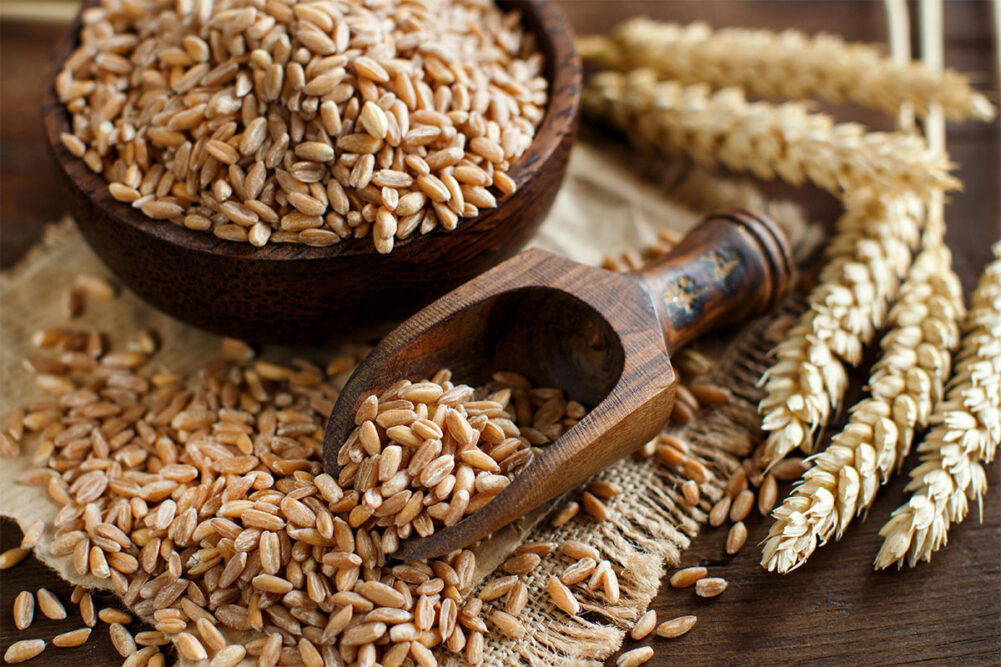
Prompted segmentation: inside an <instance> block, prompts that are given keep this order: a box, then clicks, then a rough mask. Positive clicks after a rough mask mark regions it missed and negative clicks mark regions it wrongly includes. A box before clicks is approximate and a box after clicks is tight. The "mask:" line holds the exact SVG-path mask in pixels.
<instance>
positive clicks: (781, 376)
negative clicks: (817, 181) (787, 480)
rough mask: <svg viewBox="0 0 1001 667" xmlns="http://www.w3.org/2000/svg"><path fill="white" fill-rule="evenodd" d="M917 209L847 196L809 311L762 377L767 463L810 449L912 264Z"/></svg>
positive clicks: (905, 198)
mask: <svg viewBox="0 0 1001 667" xmlns="http://www.w3.org/2000/svg"><path fill="white" fill-rule="evenodd" d="M922 211H923V207H922V206H921V203H920V201H919V200H918V199H917V198H916V197H915V196H914V195H910V194H906V195H901V196H899V197H887V196H885V195H876V194H875V193H873V192H871V191H860V192H856V193H850V194H849V195H848V196H847V197H846V198H845V213H844V215H843V216H842V217H841V218H840V219H839V220H838V223H837V226H836V229H835V232H834V236H833V237H832V239H831V242H830V245H829V246H828V263H827V264H826V265H825V267H824V269H823V270H822V271H821V273H820V283H819V284H818V285H817V287H815V288H814V289H813V290H812V291H811V292H810V295H809V303H810V308H809V309H808V310H807V311H806V312H805V313H803V315H802V316H801V318H800V321H799V323H798V324H797V325H796V326H794V327H793V328H792V329H790V330H789V333H788V335H787V338H786V340H784V341H783V342H782V343H780V344H779V345H778V347H776V349H775V351H774V355H775V357H776V362H775V364H774V365H773V366H771V367H770V368H769V369H768V370H767V371H766V372H765V374H764V375H763V376H762V378H761V383H762V384H763V385H764V390H765V397H764V398H763V399H762V400H761V403H760V405H759V410H760V412H761V413H762V415H763V419H762V428H763V429H764V430H765V431H768V432H769V434H768V438H767V439H766V441H765V445H764V452H763V456H764V460H765V462H766V463H767V464H769V465H771V464H774V463H775V462H777V461H779V460H780V459H782V458H783V457H785V455H786V454H788V453H789V452H790V451H792V450H793V449H795V448H796V447H799V448H801V449H803V450H804V451H806V452H809V451H812V449H813V439H814V438H813V436H814V435H815V433H816V431H817V430H818V429H819V428H821V427H823V426H824V424H826V423H827V420H828V418H829V417H830V414H831V411H832V409H834V408H837V407H838V406H839V405H840V403H841V399H842V396H843V395H844V392H845V389H846V388H847V385H848V378H847V376H846V373H845V367H844V364H845V363H848V364H851V365H853V366H854V365H857V364H858V363H859V361H861V358H862V349H863V347H864V346H865V345H866V344H868V343H869V342H871V341H872V339H873V337H874V336H875V333H876V330H877V329H879V328H880V327H882V326H883V324H884V323H885V321H886V316H887V311H888V309H889V304H890V303H892V302H893V300H894V299H895V298H896V296H897V292H898V291H899V288H900V281H901V280H902V279H903V278H904V276H905V275H906V273H907V271H908V269H909V267H910V264H911V248H913V247H914V246H915V245H916V244H917V241H918V236H919V233H920V231H919V230H920V223H919V221H920V220H921V219H922Z"/></svg>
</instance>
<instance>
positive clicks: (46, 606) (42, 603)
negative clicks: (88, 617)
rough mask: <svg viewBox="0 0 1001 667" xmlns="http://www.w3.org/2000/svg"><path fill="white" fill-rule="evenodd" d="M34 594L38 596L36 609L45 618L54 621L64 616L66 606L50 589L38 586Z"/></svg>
mask: <svg viewBox="0 0 1001 667" xmlns="http://www.w3.org/2000/svg"><path fill="white" fill-rule="evenodd" d="M35 595H36V596H37V597H38V609H39V611H41V612H42V613H43V614H44V615H45V617H46V618H51V619H52V620H54V621H61V620H63V619H64V618H66V608H65V607H63V603H62V602H60V601H59V598H57V597H56V596H55V595H53V594H52V592H51V591H49V590H47V589H45V588H39V589H38V591H37V592H36V593H35Z"/></svg>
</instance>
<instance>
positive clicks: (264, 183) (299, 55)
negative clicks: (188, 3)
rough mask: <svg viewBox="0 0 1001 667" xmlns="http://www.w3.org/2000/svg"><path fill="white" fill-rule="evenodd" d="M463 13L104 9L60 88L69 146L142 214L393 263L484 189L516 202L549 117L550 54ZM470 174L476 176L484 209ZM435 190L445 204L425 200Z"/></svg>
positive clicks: (236, 237)
mask: <svg viewBox="0 0 1001 667" xmlns="http://www.w3.org/2000/svg"><path fill="white" fill-rule="evenodd" d="M453 4H454V5H455V11H438V12H431V13H429V14H427V15H426V16H423V15H422V18H421V19H420V20H419V21H418V20H416V19H414V20H410V19H408V20H402V21H400V20H397V17H396V16H395V15H394V14H393V12H394V11H395V9H394V8H392V7H390V6H372V7H367V6H365V7H362V6H357V7H356V6H353V5H352V6H349V7H348V8H347V9H344V11H343V12H340V10H338V12H337V17H338V19H337V22H334V21H333V20H332V19H331V15H330V13H329V12H327V11H324V10H320V9H317V8H315V7H314V6H313V5H303V6H301V7H300V6H296V7H295V8H294V9H289V8H288V7H286V6H285V5H282V4H275V3H272V4H270V5H269V6H268V7H267V8H258V7H241V8H239V9H229V8H226V7H225V6H224V5H219V4H212V3H209V4H208V5H205V6H204V7H203V8H200V9H199V11H198V13H197V14H194V13H193V12H192V11H191V9H190V7H189V8H188V9H187V10H185V11H186V14H185V12H182V11H181V10H180V9H175V8H171V9H170V10H169V11H165V12H160V11H159V9H157V8H155V7H153V3H150V2H149V1H148V0H143V3H141V5H140V6H138V8H132V9H134V11H131V10H126V9H124V8H121V7H118V6H113V5H109V6H107V7H105V6H101V7H99V8H94V9H93V10H92V12H91V13H92V16H91V17H90V18H91V19H93V24H88V25H85V26H84V28H83V29H82V30H81V31H80V45H79V47H78V49H77V50H76V51H75V52H74V53H73V54H71V56H70V57H69V58H68V59H67V61H66V63H65V64H64V69H63V70H62V71H61V73H60V75H59V76H60V81H61V82H62V83H61V84H60V85H59V86H58V87H57V93H58V94H59V97H60V100H61V101H62V102H63V103H65V104H66V106H67V109H68V110H69V111H70V114H71V120H72V125H73V128H74V132H72V133H70V132H66V133H63V134H62V135H61V142H62V144H63V146H64V147H65V148H66V149H67V150H68V151H69V152H71V153H72V154H73V155H76V156H77V157H80V158H81V159H83V160H84V162H85V163H86V164H87V165H88V167H90V168H91V169H92V170H94V171H95V172H101V173H104V174H105V176H106V177H107V179H108V181H109V191H110V192H111V195H112V196H113V197H114V198H115V199H117V200H119V201H123V202H129V203H131V204H132V205H133V206H136V207H137V208H139V209H140V210H141V211H142V212H143V213H144V214H146V215H148V216H150V217H153V218H157V219H169V220H171V221H172V222H176V223H183V224H184V225H185V226H186V227H188V228H190V229H197V230H202V231H210V232H212V233H213V234H214V235H215V236H217V237H219V238H223V239H227V240H231V241H238V242H250V243H252V244H254V245H256V246H263V245H266V244H267V243H275V242H299V243H304V244H308V245H314V246H329V245H332V244H334V243H338V242H340V240H341V238H342V237H343V238H348V237H351V236H355V237H361V236H367V235H371V236H372V237H373V241H374V244H375V246H376V248H377V250H378V251H380V252H389V251H391V249H392V247H393V245H394V241H393V239H394V234H396V233H398V231H397V230H398V228H399V227H400V226H402V224H403V223H402V221H403V219H405V218H406V217H407V216H418V217H419V219H418V220H417V222H416V223H407V224H410V225H411V231H412V230H413V228H414V227H416V226H418V225H419V226H420V227H421V231H422V233H426V232H428V231H431V229H434V228H436V227H439V226H440V227H442V228H445V229H451V228H454V227H455V226H456V225H457V223H458V220H459V218H460V217H469V216H472V215H476V214H477V212H478V211H479V209H480V208H484V207H487V206H491V207H492V206H495V205H496V200H495V197H494V195H493V194H491V193H490V192H488V191H487V190H486V189H485V187H486V186H490V185H494V186H495V187H496V188H497V190H498V191H499V192H503V193H510V192H513V191H514V189H515V188H516V183H515V181H514V179H512V178H511V177H510V176H508V174H507V173H506V170H507V169H509V168H510V166H511V164H512V163H513V162H515V161H516V160H517V159H518V158H519V157H520V156H521V155H522V154H523V153H524V151H525V150H526V149H527V148H528V146H529V144H530V143H531V141H532V139H533V137H534V134H535V131H536V128H537V126H538V124H539V122H540V121H541V120H542V117H543V108H544V106H545V104H546V101H547V100H546V98H547V92H546V81H545V79H544V78H543V77H542V76H541V73H542V65H543V62H542V55H541V54H540V53H537V52H534V48H533V47H534V40H533V39H532V38H531V37H530V36H526V35H524V32H523V29H522V28H521V27H520V26H519V25H518V19H519V18H520V15H519V14H517V13H511V14H508V15H504V14H503V13H502V12H501V11H500V10H499V9H498V8H497V7H496V6H494V5H492V4H487V5H483V6H479V5H467V4H461V3H459V4H455V3H449V4H448V5H446V8H451V7H452V6H453ZM130 7H131V6H130ZM331 11H333V10H331ZM178 14H180V16H179V15H178ZM341 14H344V16H341ZM187 16H197V17H198V18H197V20H191V19H188V18H187ZM349 25H350V27H348V26H349ZM94 26H100V29H97V28H95V27H94ZM162 26H173V28H176V30H174V32H177V33H178V34H176V35H174V37H175V39H174V40H173V41H171V40H166V38H165V37H164V35H165V33H164V31H163V29H162ZM199 26H205V27H204V29H202V30H201V32H199ZM386 26H393V27H392V28H390V29H386ZM428 30H431V31H432V32H434V33H435V34H436V35H438V39H437V40H436V41H435V44H433V45H431V44H430V43H423V42H421V40H420V39H419V37H420V36H421V35H422V34H424V32H426V31H428ZM206 31H211V34H212V35H213V39H211V40H208V39H207V37H208V33H207V32H206ZM171 34H173V33H171ZM177 41H180V42H181V43H182V44H183V45H184V48H183V49H182V48H181V47H180V46H178V44H177V43H176V42H177ZM431 50H436V51H439V52H438V53H435V54H431V53H430V51H431ZM147 51H149V52H153V51H156V52H161V51H162V52H164V53H166V54H167V56H166V57H156V58H146V57H144V54H146V52H147ZM193 54H194V55H193ZM488 89H489V90H490V91H491V92H490V94H489V95H488V96H484V95H483V93H484V91H486V90H488ZM154 91H155V92H154ZM475 91H479V92H475ZM495 139H497V140H495ZM422 156H426V159H425V158H424V157H422ZM432 165H433V170H432ZM168 167H169V168H168ZM452 170H455V172H456V175H454V176H453V174H452V173H451V172H452ZM460 173H462V174H466V176H465V178H466V179H467V180H468V174H469V173H473V174H476V175H477V178H476V179H475V183H476V185H475V187H477V188H479V190H478V191H474V192H471V193H470V194H471V195H472V194H475V195H476V196H475V202H472V203H470V202H469V201H468V200H470V199H473V197H471V196H469V195H465V196H464V194H465V193H464V190H463V189H460V187H459V174H460ZM391 175H393V176H392V177H391ZM425 177H428V179H426V180H425V182H424V183H418V184H417V185H415V183H414V181H415V180H417V179H418V178H425ZM431 178H433V179H434V182H433V186H431V187H430V189H431V190H433V191H434V193H435V196H436V197H437V198H438V199H440V200H441V201H446V200H448V201H449V205H448V206H445V205H442V204H440V203H439V204H438V206H435V205H434V204H435V203H438V202H431V201H426V199H424V198H423V195H422V191H423V190H424V189H425V188H427V187H428V186H427V182H428V181H429V179H431ZM443 182H444V183H448V184H449V185H450V186H451V187H449V185H444V184H443ZM421 185H424V188H422V187H420V186H421ZM438 185H441V187H442V188H444V190H442V189H441V188H438V187H437V186H438ZM378 188H382V190H381V191H379V189H378ZM373 190H375V192H373ZM321 194H322V196H320V195H321ZM412 195H419V196H420V197H421V198H420V199H419V200H417V201H415V198H414V197H413V196H412ZM303 197H305V198H306V199H304V198H303ZM408 198H409V199H408ZM464 199H465V200H467V201H463V200H464ZM404 200H406V205H405V206H404V209H403V210H405V211H409V212H406V213H404V212H403V211H401V208H400V204H401V203H403V202H404ZM455 200H458V201H455ZM373 201H376V202H379V203H383V204H385V206H384V207H383V208H381V209H380V212H381V213H383V214H382V215H378V216H373V217H377V218H378V222H377V223H376V224H375V225H372V224H369V223H370V222H371V218H370V216H369V207H370V205H372V202H373ZM474 203H475V205H473V204H474ZM394 204H395V205H394ZM465 204H469V205H468V206H467V205H465ZM394 208H395V209H396V211H395V212H393V209H394ZM293 211H295V212H293ZM325 215H326V221H325V222H326V224H327V225H328V226H329V227H330V229H321V228H320V226H321V225H323V224H324V220H323V217H324V216H325ZM331 219H333V220H334V222H331ZM356 219H357V220H358V221H362V220H364V222H363V223H362V224H359V223H357V222H355V220H356ZM387 220H388V221H390V222H391V223H392V224H391V225H388V226H387V225H386V224H385V222H386V221H387ZM398 222H399V224H398ZM408 233H409V232H408ZM406 235H407V234H402V235H401V236H400V238H405V237H406Z"/></svg>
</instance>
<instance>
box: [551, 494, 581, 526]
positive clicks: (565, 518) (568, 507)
mask: <svg viewBox="0 0 1001 667" xmlns="http://www.w3.org/2000/svg"><path fill="white" fill-rule="evenodd" d="M578 512H580V505H579V504H577V503H576V502H573V501H570V502H568V503H567V504H565V505H564V506H563V507H561V508H560V509H559V511H558V512H556V514H554V515H553V518H552V520H551V521H550V522H549V523H550V525H552V527H553V528H559V527H560V526H562V525H564V524H566V523H567V522H569V521H570V520H571V519H573V518H574V517H575V516H577V513H578Z"/></svg>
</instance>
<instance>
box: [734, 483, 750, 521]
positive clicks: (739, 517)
mask: <svg viewBox="0 0 1001 667" xmlns="http://www.w3.org/2000/svg"><path fill="white" fill-rule="evenodd" d="M752 507H754V491H751V490H750V489H744V490H743V491H741V492H740V493H738V494H737V497H736V498H734V500H733V504H732V505H731V506H730V521H743V520H744V519H746V518H747V515H748V514H750V513H751V508H752Z"/></svg>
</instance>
